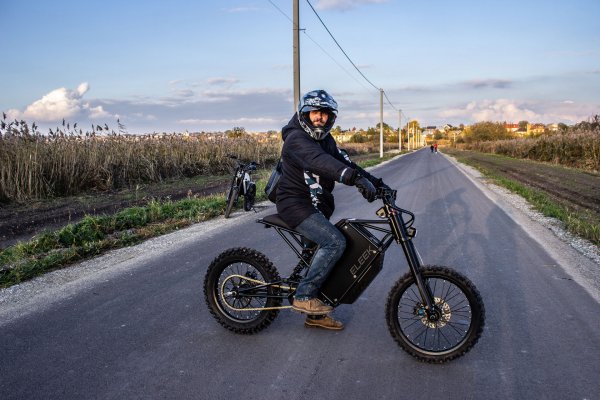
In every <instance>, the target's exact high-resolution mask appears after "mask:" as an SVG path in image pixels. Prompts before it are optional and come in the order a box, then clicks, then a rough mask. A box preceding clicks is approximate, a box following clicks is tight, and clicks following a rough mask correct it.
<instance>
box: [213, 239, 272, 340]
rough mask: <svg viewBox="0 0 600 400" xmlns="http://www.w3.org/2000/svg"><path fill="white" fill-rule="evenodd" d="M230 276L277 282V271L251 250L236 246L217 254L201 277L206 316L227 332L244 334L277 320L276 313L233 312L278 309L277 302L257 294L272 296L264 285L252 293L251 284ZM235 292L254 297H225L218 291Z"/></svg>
mask: <svg viewBox="0 0 600 400" xmlns="http://www.w3.org/2000/svg"><path fill="white" fill-rule="evenodd" d="M232 275H242V276H247V277H249V278H252V279H254V280H259V281H262V282H267V283H270V282H277V281H279V280H280V278H279V273H278V272H277V269H276V268H275V266H274V265H273V263H271V261H269V259H268V258H267V257H266V256H265V255H264V254H262V253H260V252H258V251H256V250H254V249H249V248H245V247H238V248H232V249H229V250H226V251H224V252H223V253H221V254H219V255H218V256H217V257H216V258H215V259H214V260H213V261H212V263H211V264H210V266H209V267H208V270H207V271H206V276H205V278H204V298H205V300H206V304H207V306H208V309H209V310H210V313H211V314H212V316H213V317H214V318H215V319H216V320H217V321H218V322H219V324H221V325H222V326H223V327H225V328H227V329H229V330H230V331H233V332H235V333H241V334H246V335H250V334H254V333H257V332H259V331H261V330H263V329H265V328H266V327H267V326H269V325H270V324H271V323H272V322H273V320H274V319H275V318H276V317H277V314H278V313H279V310H277V309H276V310H258V311H236V310H235V309H244V308H259V309H260V308H267V307H279V306H281V299H279V298H267V297H260V294H261V293H264V294H265V295H276V294H277V291H278V289H277V288H275V287H273V286H266V287H259V288H257V290H256V291H253V289H252V287H253V286H255V285H256V284H255V283H253V282H251V281H246V280H244V279H242V278H231V276H232ZM228 277H229V278H228ZM223 282H225V284H223ZM222 288H223V289H224V290H222ZM249 289H250V292H248V290H249ZM236 290H242V291H243V290H246V293H251V294H253V295H254V296H253V297H250V296H247V297H244V296H243V295H239V296H229V297H228V296H227V294H225V295H224V293H222V291H223V292H234V291H236ZM256 296H257V297H256ZM231 307H235V309H232V308H231Z"/></svg>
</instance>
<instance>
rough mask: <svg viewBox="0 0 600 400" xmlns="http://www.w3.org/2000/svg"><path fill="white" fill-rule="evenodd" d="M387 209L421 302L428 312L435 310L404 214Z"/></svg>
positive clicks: (394, 233)
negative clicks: (405, 223)
mask: <svg viewBox="0 0 600 400" xmlns="http://www.w3.org/2000/svg"><path fill="white" fill-rule="evenodd" d="M386 208H387V210H386V212H387V214H388V216H389V220H390V225H391V227H392V232H393V235H394V238H395V239H396V242H397V243H398V244H399V245H400V246H401V247H402V251H404V255H405V256H406V261H407V262H408V267H409V269H410V272H411V273H412V275H413V277H414V278H415V283H416V284H417V288H418V290H419V294H420V295H421V300H422V301H423V304H425V305H426V307H427V309H428V310H433V305H434V299H433V295H432V293H431V290H430V289H429V287H428V286H427V285H426V284H425V282H424V281H423V276H422V275H421V262H420V260H419V256H418V255H417V250H416V249H415V244H414V243H413V242H412V237H411V236H410V235H409V234H408V232H407V230H406V226H405V225H404V219H403V218H402V213H401V212H399V211H397V210H395V209H393V208H392V207H390V206H387V205H386Z"/></svg>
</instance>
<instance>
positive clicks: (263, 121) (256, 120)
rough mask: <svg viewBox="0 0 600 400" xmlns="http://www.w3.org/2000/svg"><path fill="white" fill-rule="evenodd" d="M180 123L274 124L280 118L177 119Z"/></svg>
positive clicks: (278, 121)
mask: <svg viewBox="0 0 600 400" xmlns="http://www.w3.org/2000/svg"><path fill="white" fill-rule="evenodd" d="M177 122H178V123H180V124H186V125H196V124H200V125H223V124H229V125H235V124H238V125H240V124H274V123H280V122H281V120H280V119H275V118H244V117H242V118H233V119H226V118H224V119H182V120H179V121H177Z"/></svg>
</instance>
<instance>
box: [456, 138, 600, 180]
mask: <svg viewBox="0 0 600 400" xmlns="http://www.w3.org/2000/svg"><path fill="white" fill-rule="evenodd" d="M459 148H461V149H463V150H475V151H479V152H483V153H493V154H502V155H506V156H510V157H515V158H527V159H530V160H535V161H545V162H551V163H554V164H560V165H563V166H567V167H573V168H580V169H584V170H588V171H600V129H598V128H596V129H594V130H574V131H571V132H569V133H562V134H561V133H557V134H554V135H544V136H540V137H537V138H525V139H511V140H496V141H489V142H474V143H464V144H460V145H459Z"/></svg>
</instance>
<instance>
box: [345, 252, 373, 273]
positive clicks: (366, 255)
mask: <svg viewBox="0 0 600 400" xmlns="http://www.w3.org/2000/svg"><path fill="white" fill-rule="evenodd" d="M370 253H371V248H370V247H367V248H366V249H365V251H363V253H362V254H361V255H360V257H358V260H356V263H355V264H354V265H353V266H352V267H351V268H350V273H351V274H352V275H353V276H354V277H356V274H357V273H358V271H360V270H361V269H362V267H363V266H364V265H365V264H366V263H367V261H368V260H369V254H370Z"/></svg>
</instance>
